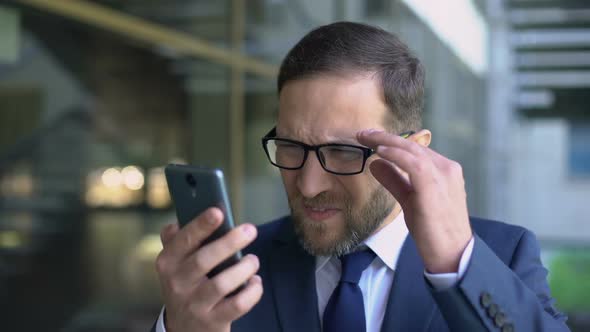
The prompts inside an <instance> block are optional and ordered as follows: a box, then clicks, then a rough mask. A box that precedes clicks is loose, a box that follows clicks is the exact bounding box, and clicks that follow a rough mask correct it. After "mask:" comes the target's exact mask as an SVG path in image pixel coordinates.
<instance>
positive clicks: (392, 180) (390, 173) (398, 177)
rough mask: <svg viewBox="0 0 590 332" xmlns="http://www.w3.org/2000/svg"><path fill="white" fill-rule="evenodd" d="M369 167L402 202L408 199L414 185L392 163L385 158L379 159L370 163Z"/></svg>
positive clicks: (376, 177)
mask: <svg viewBox="0 0 590 332" xmlns="http://www.w3.org/2000/svg"><path fill="white" fill-rule="evenodd" d="M369 169H370V170H371V174H373V176H374V177H375V179H377V181H379V182H380V183H381V185H383V187H385V189H387V191H389V192H390V193H391V194H392V195H393V197H394V198H395V199H396V200H397V201H398V202H399V203H400V204H403V202H405V201H406V199H407V198H408V195H409V194H410V191H411V190H412V185H411V184H410V182H409V180H408V179H407V178H406V177H404V176H403V175H402V174H401V173H400V172H399V171H398V170H397V169H396V168H395V166H394V165H393V164H392V163H390V162H388V161H386V160H383V159H377V160H375V161H373V162H372V163H371V165H369Z"/></svg>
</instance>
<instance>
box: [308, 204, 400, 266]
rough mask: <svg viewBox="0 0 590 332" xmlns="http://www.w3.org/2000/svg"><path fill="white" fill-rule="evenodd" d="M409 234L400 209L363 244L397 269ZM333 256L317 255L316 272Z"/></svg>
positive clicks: (385, 262)
mask: <svg viewBox="0 0 590 332" xmlns="http://www.w3.org/2000/svg"><path fill="white" fill-rule="evenodd" d="M407 236H408V227H407V226H406V222H405V220H404V212H403V211H400V213H399V214H398V215H397V216H396V217H395V218H394V219H393V221H392V222H390V223H389V224H387V225H385V227H383V228H382V229H381V230H380V231H379V232H377V233H375V234H373V235H371V236H370V237H369V238H367V239H366V240H365V241H364V242H363V244H364V245H366V246H367V247H369V248H371V250H373V252H375V254H376V255H377V257H379V258H380V259H381V261H383V263H384V264H385V265H387V267H389V268H390V269H391V270H395V265H396V264H397V260H398V258H399V254H400V251H401V248H402V245H403V244H404V241H405V240H406V237H407ZM331 258H332V257H331V256H317V258H316V273H317V272H318V271H319V270H321V269H322V268H323V267H324V265H326V263H328V261H330V259H331Z"/></svg>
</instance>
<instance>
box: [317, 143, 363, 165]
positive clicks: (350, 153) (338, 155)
mask: <svg viewBox="0 0 590 332" xmlns="http://www.w3.org/2000/svg"><path fill="white" fill-rule="evenodd" d="M322 153H323V154H324V155H325V157H326V159H331V160H334V161H339V162H347V161H356V160H359V159H362V158H363V150H361V149H359V148H355V147H352V146H340V145H334V146H325V147H323V148H322Z"/></svg>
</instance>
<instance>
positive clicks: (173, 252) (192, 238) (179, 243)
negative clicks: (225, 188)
mask: <svg viewBox="0 0 590 332" xmlns="http://www.w3.org/2000/svg"><path fill="white" fill-rule="evenodd" d="M222 220H223V213H222V212H221V210H220V209H218V208H210V209H207V210H205V212H203V213H202V214H200V215H199V216H198V217H196V218H195V219H194V220H193V221H191V222H190V223H188V224H187V225H186V226H184V227H183V228H182V229H180V230H179V231H178V233H177V234H176V236H174V238H173V239H172V240H171V241H170V242H169V244H168V246H167V247H165V248H164V251H165V253H164V254H165V256H170V257H174V259H175V260H182V259H184V258H185V257H186V256H188V255H189V254H190V253H191V252H193V251H195V250H196V249H197V248H198V247H199V246H200V245H201V243H202V242H203V241H204V240H205V239H206V238H207V237H208V236H209V235H211V234H212V233H213V231H215V230H216V229H217V228H218V227H219V225H220V224H221V221H222Z"/></svg>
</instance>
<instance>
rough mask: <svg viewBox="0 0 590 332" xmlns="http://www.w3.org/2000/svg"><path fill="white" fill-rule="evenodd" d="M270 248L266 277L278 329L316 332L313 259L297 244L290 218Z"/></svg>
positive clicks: (318, 324)
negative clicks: (271, 250) (267, 276)
mask: <svg viewBox="0 0 590 332" xmlns="http://www.w3.org/2000/svg"><path fill="white" fill-rule="evenodd" d="M273 248H274V250H273V252H272V253H271V255H270V261H269V268H270V273H269V276H270V279H271V280H270V281H271V287H272V291H273V295H274V301H275V303H274V304H275V308H276V309H277V313H278V317H279V321H280V325H281V330H282V331H284V332H289V331H293V332H300V331H310V332H320V321H319V317H318V301H317V293H316V284H315V258H314V257H313V256H311V255H309V254H308V253H307V252H305V251H304V250H303V248H301V246H300V245H299V243H298V241H297V238H296V236H295V233H294V232H293V229H292V224H291V221H290V220H288V221H286V222H284V223H283V225H282V229H281V230H280V234H279V236H278V237H277V240H276V242H275V245H274V247H273Z"/></svg>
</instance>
